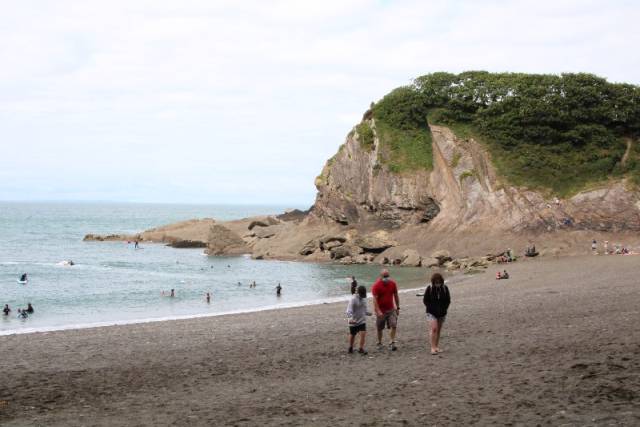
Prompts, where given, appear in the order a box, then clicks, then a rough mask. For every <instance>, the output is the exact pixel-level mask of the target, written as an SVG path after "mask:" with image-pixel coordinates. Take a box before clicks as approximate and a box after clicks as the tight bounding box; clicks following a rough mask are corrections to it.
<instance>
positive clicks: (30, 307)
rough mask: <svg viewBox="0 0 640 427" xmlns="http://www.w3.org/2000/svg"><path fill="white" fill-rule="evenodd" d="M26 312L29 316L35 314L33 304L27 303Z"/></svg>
mask: <svg viewBox="0 0 640 427" xmlns="http://www.w3.org/2000/svg"><path fill="white" fill-rule="evenodd" d="M26 311H27V313H29V314H33V312H34V310H33V306H32V305H31V303H27V308H26Z"/></svg>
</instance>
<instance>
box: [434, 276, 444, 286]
mask: <svg viewBox="0 0 640 427" xmlns="http://www.w3.org/2000/svg"><path fill="white" fill-rule="evenodd" d="M431 284H432V285H434V286H435V285H444V278H443V277H442V274H440V273H433V275H432V276H431Z"/></svg>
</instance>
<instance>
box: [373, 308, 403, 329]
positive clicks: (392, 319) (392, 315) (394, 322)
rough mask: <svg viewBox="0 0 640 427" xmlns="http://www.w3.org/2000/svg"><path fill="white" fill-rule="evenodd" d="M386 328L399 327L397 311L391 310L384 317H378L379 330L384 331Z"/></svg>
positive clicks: (377, 325)
mask: <svg viewBox="0 0 640 427" xmlns="http://www.w3.org/2000/svg"><path fill="white" fill-rule="evenodd" d="M385 326H386V327H387V328H389V329H391V328H395V327H396V326H398V312H397V311H396V310H395V309H393V310H389V311H387V312H386V313H385V314H383V315H382V316H378V317H376V327H377V328H378V330H379V331H381V330H383V329H384V328H385Z"/></svg>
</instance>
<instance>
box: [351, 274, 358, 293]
mask: <svg viewBox="0 0 640 427" xmlns="http://www.w3.org/2000/svg"><path fill="white" fill-rule="evenodd" d="M357 287H358V281H357V280H356V276H351V295H355V294H356V288H357Z"/></svg>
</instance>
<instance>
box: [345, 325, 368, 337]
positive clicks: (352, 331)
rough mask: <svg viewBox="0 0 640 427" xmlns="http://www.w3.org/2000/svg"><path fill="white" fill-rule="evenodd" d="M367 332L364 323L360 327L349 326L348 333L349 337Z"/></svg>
mask: <svg viewBox="0 0 640 427" xmlns="http://www.w3.org/2000/svg"><path fill="white" fill-rule="evenodd" d="M366 330H367V324H366V323H362V324H360V325H355V326H349V333H350V334H351V335H357V334H358V332H364V331H366Z"/></svg>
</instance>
